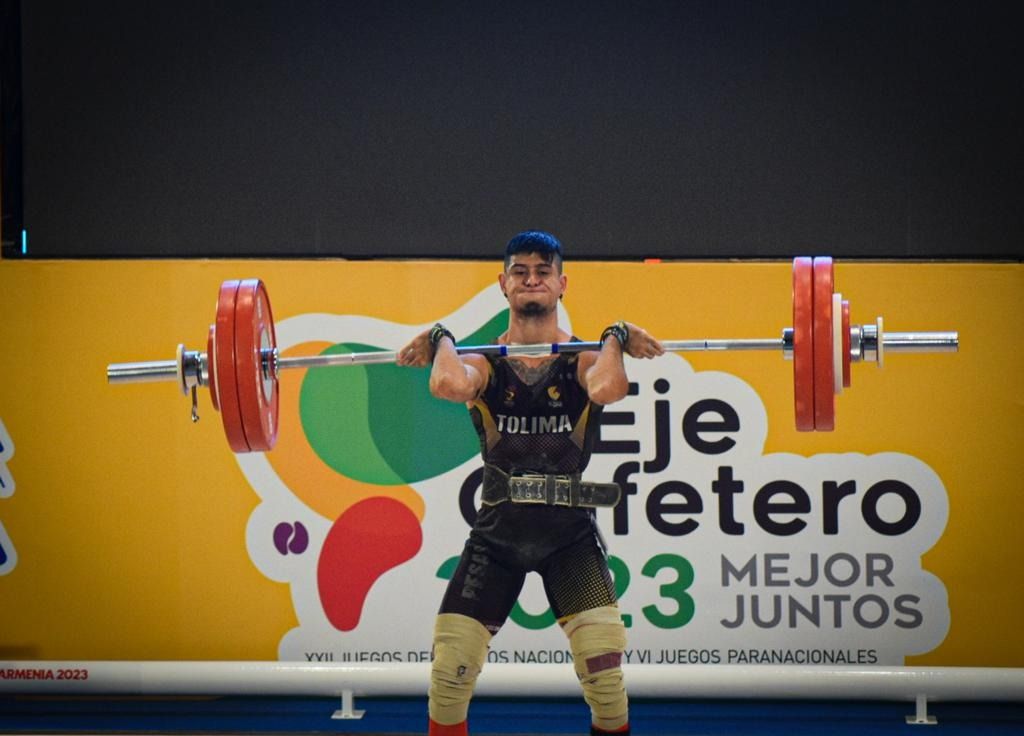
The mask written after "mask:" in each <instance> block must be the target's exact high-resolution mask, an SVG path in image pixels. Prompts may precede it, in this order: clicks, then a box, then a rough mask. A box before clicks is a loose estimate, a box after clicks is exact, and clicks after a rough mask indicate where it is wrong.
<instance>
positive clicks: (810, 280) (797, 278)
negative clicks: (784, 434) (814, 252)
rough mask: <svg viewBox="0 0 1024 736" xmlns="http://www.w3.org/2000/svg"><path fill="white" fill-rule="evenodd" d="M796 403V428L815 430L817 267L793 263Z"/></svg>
mask: <svg viewBox="0 0 1024 736" xmlns="http://www.w3.org/2000/svg"><path fill="white" fill-rule="evenodd" d="M793 400H794V407H795V409H796V428H797V431H800V432H810V431H813V430H814V266H813V261H812V259H810V258H794V259H793Z"/></svg>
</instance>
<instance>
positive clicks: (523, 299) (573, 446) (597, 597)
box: [397, 231, 664, 736]
mask: <svg viewBox="0 0 1024 736" xmlns="http://www.w3.org/2000/svg"><path fill="white" fill-rule="evenodd" d="M498 283H499V284H500V285H501V289H502V291H503V292H504V293H505V297H506V298H507V299H508V302H509V325H508V330H507V331H506V332H505V333H504V334H503V335H501V336H500V337H499V338H498V340H497V342H498V343H500V344H507V345H516V344H539V343H547V344H551V343H557V342H568V341H570V340H572V339H573V338H572V337H571V336H570V335H568V334H567V333H566V332H564V331H563V330H561V329H560V328H559V327H558V317H557V309H556V308H557V306H558V300H559V299H561V298H562V295H563V294H564V293H565V290H566V283H567V279H566V276H565V274H564V273H562V246H561V243H560V242H559V241H558V239H557V238H555V237H554V236H553V235H551V234H549V233H545V232H541V231H527V232H523V233H520V234H518V235H516V236H515V237H514V238H512V240H510V241H509V243H508V245H507V246H506V249H505V267H504V271H503V272H502V273H501V274H499V275H498ZM663 352H664V349H663V347H662V345H661V343H660V342H658V340H656V339H654V338H653V337H652V336H651V335H650V334H648V333H647V332H646V331H645V330H643V329H641V328H640V327H637V326H636V325H633V324H630V323H627V322H616V323H615V324H613V325H611V326H609V327H608V328H607V329H606V330H604V333H603V334H602V335H601V348H600V350H599V351H586V352H581V353H577V354H573V355H567V354H561V355H556V356H548V357H507V358H503V357H492V356H484V355H473V354H464V355H459V354H458V353H457V352H456V350H455V339H454V337H453V336H452V334H451V332H449V331H448V330H447V329H446V328H445V327H444V326H443V325H440V324H437V325H435V326H434V327H433V328H432V329H430V330H427V331H425V332H423V333H421V334H419V335H417V336H416V337H415V338H414V339H413V340H412V341H411V342H410V343H409V344H408V345H406V346H405V347H403V348H402V350H401V351H400V352H399V354H398V358H397V362H398V364H399V365H406V366H426V365H431V366H432V368H431V373H430V391H431V393H432V394H433V395H434V396H436V397H438V398H440V399H445V400H448V401H453V402H464V403H465V404H466V405H467V406H468V408H469V414H470V417H471V418H472V420H473V425H474V427H475V428H476V431H477V433H478V434H479V435H480V448H481V454H482V455H483V461H484V480H483V489H482V498H481V500H482V504H481V508H480V511H479V513H478V515H477V518H476V523H475V524H474V525H473V529H472V530H471V531H470V534H469V539H468V540H467V541H466V544H465V548H464V550H463V552H462V557H461V559H460V561H459V565H458V568H457V569H456V571H455V574H454V575H453V576H452V579H451V581H450V582H449V584H448V588H447V590H446V592H445V595H444V598H443V600H442V602H441V608H440V612H439V614H438V616H437V619H436V622H435V626H434V641H433V647H434V662H433V667H432V670H431V683H430V694H429V711H430V728H429V733H430V734H431V736H456V735H462V734H467V733H468V726H467V714H468V711H469V702H470V699H471V697H472V695H473V688H474V686H475V684H476V679H477V676H478V675H479V674H480V671H481V669H482V668H483V665H484V662H485V661H486V659H487V649H488V645H489V642H490V640H491V638H492V637H493V636H494V635H495V634H496V633H497V632H498V630H499V629H500V628H501V626H502V624H504V623H505V620H506V619H507V617H508V615H509V613H510V612H511V610H512V606H513V605H514V604H515V602H516V599H517V598H518V596H519V593H520V590H521V589H522V586H523V582H524V580H525V577H526V573H528V572H537V573H539V574H540V575H541V578H542V580H543V583H544V590H545V593H546V594H547V598H548V601H549V602H550V604H551V609H552V611H553V612H554V614H555V617H556V618H557V619H558V623H559V625H560V626H561V627H562V629H563V631H564V632H565V634H566V636H567V637H568V639H569V645H570V649H571V651H572V655H573V661H574V667H575V670H576V675H577V677H578V678H579V681H580V684H581V686H582V689H583V696H584V698H585V699H586V702H587V704H588V705H589V706H590V710H591V733H592V734H605V733H617V734H628V733H629V713H628V702H627V698H626V689H625V684H624V682H623V677H622V670H621V667H620V665H621V660H622V653H623V651H624V649H625V645H626V636H625V627H624V626H623V624H622V619H621V617H620V615H619V609H618V604H617V600H616V597H615V588H614V586H613V584H612V578H611V575H610V573H609V570H608V562H607V557H606V550H605V548H604V544H603V541H602V539H601V536H600V533H599V532H598V529H597V523H596V515H595V508H597V507H599V506H612V505H614V504H615V503H616V501H617V500H618V497H619V487H618V486H617V485H615V484H611V483H592V482H588V481H583V480H581V474H582V473H583V471H584V470H585V469H586V467H587V463H588V462H589V460H590V453H591V449H592V446H593V442H594V438H595V436H596V434H597V428H598V420H599V418H600V415H601V411H602V408H603V407H604V405H606V404H610V403H612V402H614V401H618V400H619V399H621V398H623V397H624V396H625V395H626V392H627V390H628V385H629V382H628V379H627V377H626V371H625V367H624V365H623V354H624V353H625V354H628V355H631V356H633V357H634V358H653V357H655V356H658V355H661V354H662V353H663Z"/></svg>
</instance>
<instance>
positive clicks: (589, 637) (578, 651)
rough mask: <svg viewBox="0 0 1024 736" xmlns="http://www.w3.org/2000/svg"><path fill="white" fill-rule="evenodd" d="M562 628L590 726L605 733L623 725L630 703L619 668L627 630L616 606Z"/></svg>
mask: <svg viewBox="0 0 1024 736" xmlns="http://www.w3.org/2000/svg"><path fill="white" fill-rule="evenodd" d="M562 628H563V629H564V631H565V634H566V636H568V637H569V646H570V648H571V649H572V656H573V663H574V665H575V668H576V676H577V677H578V678H579V680H580V685H581V686H582V687H583V698H584V699H585V700H586V701H587V705H589V706H590V713H591V720H592V721H593V724H594V725H595V726H597V727H598V728H600V729H603V730H606V731H614V730H615V729H617V728H621V727H622V726H624V725H626V723H627V722H628V721H629V701H628V700H627V698H626V684H625V682H624V681H623V678H622V667H621V665H622V652H623V651H624V650H625V648H626V627H625V626H623V625H622V617H621V616H620V615H619V609H618V607H617V606H602V607H600V608H592V609H590V610H589V611H584V612H583V613H579V614H577V615H575V616H573V617H571V618H569V619H568V620H566V621H563V622H562Z"/></svg>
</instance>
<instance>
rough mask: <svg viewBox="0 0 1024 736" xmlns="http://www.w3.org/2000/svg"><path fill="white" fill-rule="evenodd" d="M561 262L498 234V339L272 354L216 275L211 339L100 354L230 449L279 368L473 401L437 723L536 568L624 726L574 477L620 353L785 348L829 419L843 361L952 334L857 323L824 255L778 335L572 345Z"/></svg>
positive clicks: (845, 377)
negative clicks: (477, 478) (165, 384)
mask: <svg viewBox="0 0 1024 736" xmlns="http://www.w3.org/2000/svg"><path fill="white" fill-rule="evenodd" d="M561 265H562V264H561V246H560V245H559V243H558V241H557V240H556V239H555V238H554V237H553V236H551V235H549V234H547V233H541V232H527V233H522V234H520V235H518V236H516V237H515V238H513V239H512V241H510V243H509V244H508V246H507V249H506V260H505V269H504V271H503V273H502V274H501V275H500V276H499V282H500V283H501V286H502V289H503V290H504V291H505V293H506V296H507V297H508V299H509V305H510V316H509V328H508V331H507V332H506V333H505V334H504V335H502V336H501V337H500V338H499V340H498V344H495V345H481V346H465V345H460V346H457V347H456V345H455V339H454V337H453V336H452V335H451V333H450V332H448V330H446V329H445V328H444V327H443V326H442V325H435V326H434V327H433V328H432V329H430V330H427V331H424V332H422V333H421V334H420V335H418V336H417V337H416V338H415V339H414V340H412V341H411V342H410V343H409V344H408V345H406V346H405V347H403V348H402V350H401V351H399V352H398V353H395V352H383V351H382V352H370V353H344V354H341V353H330V354H321V355H312V356H295V357H286V356H281V355H280V354H279V352H278V349H277V342H276V335H275V329H274V321H273V316H272V312H271V309H270V300H269V297H268V295H267V291H266V288H265V286H264V284H263V282H262V281H260V280H259V279H247V280H244V281H237V280H231V281H225V282H224V283H223V284H221V288H220V293H219V296H218V300H217V314H216V322H215V323H214V324H213V325H211V326H210V329H209V333H208V338H207V350H206V352H205V353H203V352H199V351H192V350H185V349H184V346H183V345H179V346H178V351H177V356H176V358H175V359H174V360H166V361H150V362H135V363H121V364H111V365H108V366H107V379H108V380H109V381H110V382H112V383H134V382H140V381H173V382H175V383H177V384H178V386H179V388H180V389H181V390H182V392H184V393H186V394H189V393H191V396H192V418H193V420H194V421H195V420H196V419H198V415H197V413H196V388H197V387H199V386H204V387H207V388H209V389H210V398H211V400H212V403H213V406H214V408H215V409H218V410H219V411H220V413H221V418H222V420H223V422H224V429H225V434H226V435H227V437H228V443H229V445H230V447H231V449H232V450H234V451H235V452H250V451H256V452H262V451H268V450H271V449H273V447H274V443H275V441H276V437H277V429H278V422H277V414H278V380H277V379H278V372H279V371H281V370H285V369H305V368H311V367H319V366H346V365H371V364H375V363H398V364H400V365H405V366H427V365H431V366H432V368H431V380H430V387H431V391H432V392H433V393H434V394H435V395H436V396H438V397H440V398H443V399H447V400H450V401H458V402H466V403H467V404H468V405H469V408H470V415H471V417H472V420H473V422H474V425H475V427H476V429H477V432H478V433H479V435H480V442H481V451H482V454H483V458H484V462H485V472H484V481H483V490H482V509H481V511H480V513H479V515H478V518H477V521H476V523H475V525H474V528H473V530H472V531H471V533H470V536H469V539H468V540H467V542H466V546H465V550H464V552H463V555H462V559H461V561H460V563H459V566H458V569H457V571H456V573H455V575H454V576H453V578H452V580H451V582H450V584H449V587H448V590H447V592H446V594H445V596H444V599H443V601H442V605H441V611H440V614H439V615H438V617H437V621H436V625H435V633H434V649H435V662H434V666H433V671H432V676H431V678H432V682H431V688H430V699H429V708H430V717H431V719H430V731H431V733H432V734H463V733H466V732H467V726H466V715H467V713H468V705H469V700H470V698H471V696H472V691H473V687H474V684H475V681H476V677H477V675H478V674H479V672H480V669H481V668H482V666H483V663H484V661H485V659H486V653H487V646H488V643H489V641H490V639H491V637H492V636H493V635H494V633H496V632H497V631H498V629H499V628H500V627H501V625H502V623H503V622H504V621H505V619H506V617H507V615H508V614H509V612H510V610H511V608H512V606H513V605H514V604H515V601H516V598H517V597H518V595H519V592H520V589H521V587H522V584H523V580H524V578H525V574H526V572H528V571H531V570H536V571H538V572H540V573H541V574H542V576H543V577H544V585H545V590H546V592H547V595H548V598H549V600H550V602H551V605H552V609H553V611H554V612H555V614H556V616H557V617H558V619H559V623H560V624H561V625H562V627H563V630H564V631H565V633H566V635H567V636H568V637H569V642H570V648H571V650H572V653H573V658H574V664H575V669H576V672H577V674H578V675H579V678H580V682H581V684H582V686H583V691H584V695H585V697H586V699H587V702H588V703H589V704H590V706H591V710H592V728H593V730H594V732H595V733H602V732H603V733H609V732H611V733H615V732H619V733H628V730H629V720H628V707H627V701H626V694H625V687H624V684H623V681H622V673H621V669H620V663H621V658H622V651H623V649H624V647H625V631H624V628H623V626H622V621H621V618H620V616H619V612H618V608H617V606H616V599H615V592H614V586H613V585H612V580H611V576H610V574H609V571H608V565H607V562H606V558H605V550H604V546H603V543H602V542H601V538H600V535H599V533H598V530H597V527H596V524H595V520H594V516H595V514H594V509H595V508H597V507H600V506H611V505H614V504H615V503H616V501H617V499H618V494H619V489H618V487H617V486H615V485H614V484H605V483H593V482H588V481H583V480H582V479H581V477H580V475H581V473H582V472H583V470H584V469H585V468H586V466H587V462H588V460H589V456H590V451H591V447H592V443H593V440H594V436H595V434H596V431H597V426H598V423H599V418H600V413H601V409H602V406H603V405H604V404H606V403H610V402H612V401H616V400H618V399H620V398H622V396H624V395H625V392H626V390H627V386H628V381H627V379H626V375H625V369H624V365H623V361H622V356H623V353H625V354H628V355H631V356H633V357H636V358H652V357H655V356H657V355H661V354H662V353H663V352H666V351H672V352H688V351H702V350H716V351H718V350H742V351H747V350H773V351H781V352H782V353H783V355H785V356H786V357H791V358H792V360H793V389H794V392H793V394H794V408H795V413H796V427H797V429H798V430H801V431H812V430H818V431H830V430H832V429H834V424H835V397H836V395H838V394H839V393H841V392H842V391H843V388H844V387H849V386H850V380H851V379H850V367H851V364H852V363H856V362H861V361H872V362H876V363H877V364H878V365H879V366H881V365H882V357H883V350H884V352H901V353H902V352H907V353H932V352H955V351H956V350H957V349H958V348H959V335H958V333H956V332H954V331H951V332H904V333H887V332H884V330H883V329H882V318H881V317H879V318H878V320H877V322H876V324H874V325H871V324H867V325H854V324H851V321H850V308H849V302H847V301H846V300H844V299H843V298H842V295H841V294H837V293H835V292H834V286H835V282H834V273H833V263H832V259H831V258H828V257H820V258H813V259H812V258H797V259H795V260H794V262H793V291H792V296H793V326H792V327H788V328H785V329H783V331H782V336H781V337H778V338H740V339H733V338H729V339H707V338H704V339H696V340H692V339H691V340H674V341H665V342H659V341H658V340H655V339H654V338H653V337H651V336H650V335H649V334H648V333H647V332H646V331H644V330H643V329H641V328H639V327H637V326H635V325H631V324H628V323H624V322H618V323H615V324H613V325H611V326H610V327H608V328H607V329H606V330H605V331H604V333H603V334H602V336H601V341H600V342H580V341H572V342H566V341H567V340H569V339H570V336H569V335H567V334H566V333H565V332H563V331H561V330H560V329H559V328H558V324H557V313H556V308H557V305H558V299H559V298H561V296H562V294H563V293H564V291H565V287H566V277H565V275H564V274H563V273H562V270H561ZM552 356H554V357H552ZM505 357H511V358H513V359H512V360H503V359H502V358H505ZM524 428H526V429H524ZM538 519H539V520H541V521H540V523H538Z"/></svg>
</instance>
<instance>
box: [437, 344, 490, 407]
mask: <svg viewBox="0 0 1024 736" xmlns="http://www.w3.org/2000/svg"><path fill="white" fill-rule="evenodd" d="M478 390H479V388H478V386H477V382H476V381H475V380H474V376H473V374H472V372H471V370H470V368H469V366H467V365H466V364H465V363H463V362H462V359H461V358H460V357H459V354H458V353H457V352H456V351H455V344H454V343H453V342H452V341H451V339H450V338H447V337H442V338H441V339H440V341H438V343H437V347H436V352H435V354H434V362H433V364H432V366H431V368H430V393H431V394H432V395H433V396H435V397H436V398H438V399H444V400H445V401H455V402H465V401H472V400H473V399H475V398H476V395H477V392H478Z"/></svg>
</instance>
